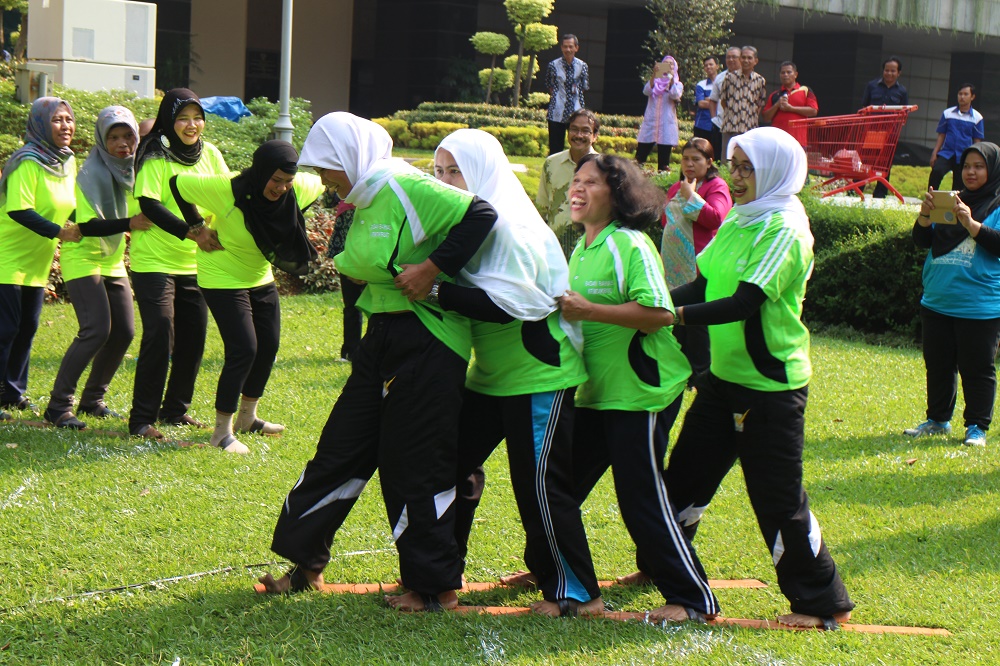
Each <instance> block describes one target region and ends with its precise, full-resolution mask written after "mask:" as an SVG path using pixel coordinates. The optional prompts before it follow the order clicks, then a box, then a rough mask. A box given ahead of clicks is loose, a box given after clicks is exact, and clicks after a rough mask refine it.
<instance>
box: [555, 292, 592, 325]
mask: <svg viewBox="0 0 1000 666" xmlns="http://www.w3.org/2000/svg"><path fill="white" fill-rule="evenodd" d="M592 305H593V303H591V302H590V301H588V300H587V299H586V298H584V297H583V296H581V295H580V294H578V293H577V292H575V291H567V292H566V293H565V294H563V295H562V296H560V297H559V308H560V310H562V316H563V319H565V320H566V321H587V320H589V319H590V311H591V306H592Z"/></svg>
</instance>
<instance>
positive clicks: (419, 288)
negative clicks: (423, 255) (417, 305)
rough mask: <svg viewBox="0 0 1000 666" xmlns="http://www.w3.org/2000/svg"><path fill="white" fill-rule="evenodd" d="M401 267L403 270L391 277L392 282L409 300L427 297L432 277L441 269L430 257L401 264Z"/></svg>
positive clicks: (420, 299)
mask: <svg viewBox="0 0 1000 666" xmlns="http://www.w3.org/2000/svg"><path fill="white" fill-rule="evenodd" d="M401 268H402V269H403V271H402V272H401V273H400V274H399V275H397V276H396V277H395V278H394V279H393V283H394V284H395V285H396V287H397V288H398V289H399V290H400V291H401V292H403V295H404V296H406V297H407V298H408V299H410V301H422V300H424V299H425V298H427V294H428V293H429V292H430V290H431V287H432V286H433V285H434V279H435V278H436V277H437V276H438V274H440V273H441V269H440V268H438V266H437V264H435V263H434V262H433V261H431V260H430V259H424V260H423V261H422V262H420V263H419V264H403V265H402V266H401Z"/></svg>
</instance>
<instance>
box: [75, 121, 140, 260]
mask: <svg viewBox="0 0 1000 666" xmlns="http://www.w3.org/2000/svg"><path fill="white" fill-rule="evenodd" d="M116 125H125V126H126V127H128V128H129V129H131V130H132V133H133V134H135V137H136V141H137V142H138V139H139V126H138V125H137V124H136V122H135V116H133V115H132V112H131V111H129V110H128V109H126V108H125V107H124V106H109V107H106V108H104V109H101V112H100V113H99V114H97V127H96V129H95V131H94V141H95V145H94V147H93V148H92V149H91V150H90V155H88V156H87V160H86V161H85V162H84V163H83V167H81V169H80V173H79V174H77V177H76V184H77V185H79V187H80V191H81V192H83V196H84V197H86V199H87V203H89V204H90V207H91V208H93V209H94V213H96V214H97V217H99V218H100V219H102V220H120V219H123V218H126V217H128V216H129V215H128V195H129V192H131V191H132V188H133V187H135V155H134V154H133V155H129V156H128V157H116V156H114V155H112V154H111V153H109V152H108V147H107V143H106V142H107V138H108V133H109V132H110V131H111V130H112V128H114V127H115V126H116ZM109 176H110V177H109ZM77 221H78V222H87V220H77ZM121 242H122V234H114V235H113V236H107V237H104V238H101V252H102V254H104V256H108V255H111V254H113V253H114V252H115V251H116V250H117V249H118V246H119V245H120V244H121Z"/></svg>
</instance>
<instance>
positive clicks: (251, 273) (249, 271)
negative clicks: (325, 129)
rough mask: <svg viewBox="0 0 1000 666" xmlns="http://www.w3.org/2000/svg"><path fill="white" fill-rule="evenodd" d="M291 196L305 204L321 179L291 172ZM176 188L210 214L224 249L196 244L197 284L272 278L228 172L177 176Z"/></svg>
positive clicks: (244, 285) (246, 283) (240, 284)
mask: <svg viewBox="0 0 1000 666" xmlns="http://www.w3.org/2000/svg"><path fill="white" fill-rule="evenodd" d="M293 187H294V189H295V197H296V199H297V200H298V205H299V207H300V208H305V207H306V206H308V205H309V204H311V203H312V202H313V201H316V199H318V198H319V196H320V195H321V194H322V193H323V189H324V187H323V181H322V180H321V179H320V177H319V176H317V175H315V174H311V173H299V174H296V176H295V183H294V185H293ZM177 191H178V192H180V194H181V196H182V197H184V200H185V201H190V202H191V203H193V204H195V205H197V206H198V207H199V208H202V209H204V210H208V211H210V212H211V214H212V222H211V227H212V229H214V230H215V231H216V232H217V233H218V234H219V243H220V244H221V245H222V247H223V248H224V249H222V250H216V251H214V252H205V251H204V250H202V249H201V248H198V252H197V255H196V256H197V260H198V286H199V287H203V288H205V289H252V288H254V287H260V286H262V285H265V284H270V283H271V282H274V274H273V273H272V272H271V264H270V263H269V262H268V261H267V259H265V258H264V255H263V254H261V252H260V248H258V247H257V243H256V242H255V241H254V239H253V236H252V235H251V234H250V231H249V230H247V226H246V220H245V219H244V217H243V211H241V210H240V209H239V208H237V207H236V199H235V198H234V197H233V187H232V183H231V181H230V176H229V175H221V176H195V175H187V174H183V175H179V176H177Z"/></svg>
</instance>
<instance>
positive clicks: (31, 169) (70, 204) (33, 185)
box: [0, 157, 76, 287]
mask: <svg viewBox="0 0 1000 666" xmlns="http://www.w3.org/2000/svg"><path fill="white" fill-rule="evenodd" d="M65 168H66V171H67V172H68V173H69V175H68V176H66V177H64V178H60V177H58V176H55V175H53V174H51V173H49V172H48V171H46V170H45V169H44V168H42V165H40V164H38V163H37V162H33V161H30V160H25V161H23V162H21V163H20V164H19V165H18V166H17V168H16V169H14V171H12V172H11V173H10V174H9V175H8V176H7V203H6V204H5V205H4V207H3V211H2V212H0V284H17V285H21V286H23V287H44V286H46V285H47V284H48V281H49V271H50V270H51V268H52V258H53V257H54V256H55V253H56V245H57V244H58V243H59V240H58V239H57V238H45V237H44V236H39V235H38V234H36V233H35V232H34V231H31V230H30V229H28V228H27V227H25V226H23V225H21V224H18V223H17V222H15V221H14V220H12V219H10V216H9V215H7V211H9V210H13V211H16V210H28V209H29V208H30V209H33V210H34V211H35V212H36V213H38V214H39V215H41V216H42V217H44V218H45V219H46V220H49V221H51V222H54V223H55V224H58V225H59V226H60V227H61V226H62V225H64V224H65V223H66V221H67V220H69V216H70V215H71V214H72V213H73V209H74V208H76V195H75V192H74V188H75V186H76V161H75V160H74V159H73V158H72V157H70V158H69V160H68V161H67V162H66V165H65Z"/></svg>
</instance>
